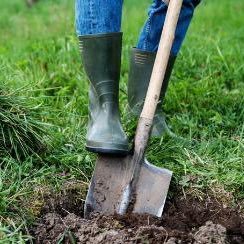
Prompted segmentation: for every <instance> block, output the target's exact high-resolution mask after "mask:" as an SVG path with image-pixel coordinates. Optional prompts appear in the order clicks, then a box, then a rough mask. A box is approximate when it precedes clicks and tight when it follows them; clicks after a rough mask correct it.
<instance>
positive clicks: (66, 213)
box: [31, 189, 244, 244]
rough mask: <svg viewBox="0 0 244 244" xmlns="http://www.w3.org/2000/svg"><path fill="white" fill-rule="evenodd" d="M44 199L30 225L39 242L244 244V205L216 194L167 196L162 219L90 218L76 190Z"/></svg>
mask: <svg viewBox="0 0 244 244" xmlns="http://www.w3.org/2000/svg"><path fill="white" fill-rule="evenodd" d="M175 195H176V194H175ZM176 196H177V195H176ZM45 202H46V204H45V206H44V207H43V209H42V211H41V217H40V218H39V219H38V221H37V222H36V223H35V225H34V226H33V227H32V229H31V233H32V235H33V237H34V238H35V243H43V244H45V243H71V244H73V243H95V244H96V243H166V244H179V243H181V244H184V243H187V244H188V243H189V244H190V243H192V244H209V243H210V244H211V243H216V244H231V243H236V244H244V216H243V213H241V207H240V206H239V207H236V208H230V207H226V206H223V204H221V203H220V202H218V201H217V200H216V199H215V198H213V197H212V198H210V197H208V198H207V199H204V201H201V200H199V199H197V198H196V197H192V196H186V197H183V196H179V195H178V196H177V197H175V198H174V199H171V200H168V202H167V206H166V208H165V211H164V214H163V217H162V219H158V218H154V217H152V216H148V215H135V214H133V215H127V216H110V217H108V216H99V215H94V216H93V218H91V219H89V220H86V219H84V218H83V200H82V199H81V198H79V197H77V191H76V190H72V189H71V190H69V191H66V192H65V194H63V195H62V196H57V197H50V196H49V197H48V199H45Z"/></svg>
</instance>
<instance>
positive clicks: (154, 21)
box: [137, 0, 200, 56]
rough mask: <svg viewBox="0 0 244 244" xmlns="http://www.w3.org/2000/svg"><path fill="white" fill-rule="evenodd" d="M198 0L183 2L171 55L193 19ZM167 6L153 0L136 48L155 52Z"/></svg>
mask: <svg viewBox="0 0 244 244" xmlns="http://www.w3.org/2000/svg"><path fill="white" fill-rule="evenodd" d="M199 2H200V0H184V1H183V5H182V9H181V13H180V16H179V21H178V25H177V28H176V33H175V40H174V43H173V47H172V50H171V54H172V55H173V56H176V55H177V54H178V52H179V50H180V47H181V45H182V42H183V40H184V38H185V35H186V32H187V30H188V27H189V25H190V22H191V19H192V17H193V13H194V9H195V7H196V6H197V5H198V4H199ZM166 12H167V5H166V4H165V3H164V2H163V1H162V0H154V1H153V4H152V5H151V6H150V8H149V11H148V19H147V21H146V23H145V25H144V27H143V28H142V31H141V34H140V37H139V41H138V44H137V48H138V49H141V50H145V51H150V52H156V51H157V49H158V44H159V40H160V36H161V32H162V29H163V25H164V21H165V17H166Z"/></svg>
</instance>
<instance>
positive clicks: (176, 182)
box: [0, 0, 244, 243]
mask: <svg viewBox="0 0 244 244" xmlns="http://www.w3.org/2000/svg"><path fill="white" fill-rule="evenodd" d="M149 2H150V1H144V2H142V3H140V5H138V1H136V0H127V1H125V8H124V19H123V20H124V21H123V31H124V48H123V59H122V72H121V98H120V100H121V110H122V114H123V124H124V127H125V129H126V130H127V132H128V133H129V134H130V135H132V134H133V131H132V128H134V125H135V124H134V122H133V121H131V120H130V119H128V114H127V101H126V89H127V88H126V81H127V77H128V66H129V65H128V57H129V49H130V48H131V47H132V46H134V45H135V43H136V41H137V36H138V33H139V32H140V28H141V25H142V24H143V22H144V20H145V17H146V8H147V6H148V3H149ZM73 9H74V7H73V1H69V0H62V1H49V0H41V1H40V3H38V4H37V5H35V6H34V7H33V8H31V9H29V8H27V7H26V6H25V4H24V1H17V0H12V1H7V0H1V2H0V37H1V38H0V84H4V86H5V87H3V88H2V89H1V92H0V94H2V93H4V94H6V92H7V94H12V95H13V96H12V97H11V99H14V101H15V102H16V101H17V103H18V104H19V102H18V101H19V100H18V97H20V98H21V101H23V100H24V101H25V106H27V107H29V108H30V109H32V108H34V111H33V112H34V114H33V113H30V117H28V120H27V121H28V122H29V121H33V123H34V124H36V123H37V124H39V123H41V124H45V125H46V126H44V127H45V130H46V131H47V132H48V135H49V136H48V137H47V136H46V135H44V136H43V141H44V142H45V144H46V145H47V148H46V150H45V152H44V153H43V154H42V155H41V156H38V155H31V156H29V157H27V158H25V160H22V161H21V162H20V161H19V160H16V159H14V157H11V156H9V155H3V156H1V158H0V169H1V172H0V243H8V242H9V243H11V242H12V243H16V242H18V241H19V242H20V243H21V242H24V240H26V239H28V238H29V237H28V236H24V235H23V234H22V233H23V230H25V228H27V226H28V224H29V223H31V222H32V221H33V220H34V218H35V217H36V215H38V213H35V211H34V212H33V208H35V206H36V205H35V204H34V205H35V206H34V205H33V204H32V205H30V203H29V202H30V201H28V199H31V202H35V197H36V201H37V203H36V204H37V205H38V199H39V198H38V195H39V194H40V191H39V190H38V189H40V187H41V188H43V189H44V188H47V189H50V188H52V189H56V191H59V189H60V187H61V185H62V183H63V182H66V181H69V180H73V179H78V180H82V181H87V178H89V177H90V176H91V173H92V169H93V165H94V160H95V156H94V155H92V154H90V153H88V152H87V151H86V150H85V149H84V142H85V133H86V123H87V112H88V111H87V104H88V100H87V88H88V84H87V79H86V77H85V75H84V73H83V71H82V68H81V65H80V56H79V51H78V45H77V40H76V36H75V33H74V24H73V23H74V19H73ZM243 10H244V3H243V1H242V0H235V1H227V0H223V1H221V4H220V3H219V1H217V0H212V1H205V2H203V3H202V4H201V5H200V6H199V8H198V10H197V11H196V13H195V18H194V20H193V23H192V25H191V27H190V30H189V32H188V36H187V38H186V41H185V42H184V45H183V48H182V50H181V52H180V55H179V57H178V59H177V63H176V66H175V69H174V72H173V76H172V81H171V83H170V87H169V91H168V93H167V97H166V102H165V105H164V109H165V112H166V115H167V119H168V122H169V124H170V126H171V128H172V130H173V131H174V132H175V133H176V134H177V135H179V136H180V137H182V138H184V140H177V139H174V138H169V137H165V138H161V140H153V141H151V142H150V145H149V148H148V153H147V157H148V158H149V160H150V161H151V162H154V163H155V164H156V165H159V166H163V167H166V168H168V169H171V170H173V171H174V178H173V182H172V186H180V187H181V188H182V189H183V191H190V192H191V193H192V194H196V195H199V196H201V194H202V192H204V191H205V190H206V189H208V191H210V192H212V194H215V195H217V194H218V196H220V197H221V198H223V201H224V200H225V198H226V197H227V196H231V199H232V200H233V201H235V202H240V201H243V199H244V176H243V171H244V165H243V164H244V162H243V161H244V139H243V133H244V123H243V122H244V96H243V94H244V82H243V81H244V65H243V60H244V52H243V50H244V27H243V21H244V17H243V14H242V13H243ZM19 91H21V92H20V93H19ZM16 99H17V100H16ZM28 100H29V101H28ZM26 102H27V103H26ZM1 106H2V104H0V109H1ZM35 108H37V110H35ZM1 140H2V138H0V141H1ZM170 194H171V195H172V194H174V187H172V189H171V192H170ZM37 212H38V211H37Z"/></svg>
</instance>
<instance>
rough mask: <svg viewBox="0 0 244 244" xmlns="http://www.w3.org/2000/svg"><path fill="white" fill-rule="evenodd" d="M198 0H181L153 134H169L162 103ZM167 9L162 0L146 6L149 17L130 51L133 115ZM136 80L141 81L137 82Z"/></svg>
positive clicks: (145, 84)
mask: <svg viewBox="0 0 244 244" xmlns="http://www.w3.org/2000/svg"><path fill="white" fill-rule="evenodd" d="M199 2H200V1H199V0H184V1H183V5H182V10H181V13H180V17H179V21H178V25H177V28H176V35H175V40H174V43H173V47H172V49H171V56H170V59H169V63H168V67H167V70H166V74H165V78H164V82H163V86H162V90H161V96H160V103H159V106H158V108H157V111H156V114H155V118H154V125H153V129H152V135H153V136H161V135H162V134H163V132H167V133H169V134H172V133H171V132H170V130H169V128H168V127H167V124H166V122H165V117H164V115H163V112H162V106H161V105H162V101H163V99H164V95H165V92H166V90H167V87H168V82H169V79H170V75H171V72H172V69H173V66H174V62H175V59H176V56H177V54H178V52H179V50H180V47H181V45H182V42H183V40H184V38H185V35H186V32H187V29H188V27H189V24H190V22H191V19H192V16H193V12H194V8H195V7H196V6H197V4H198V3H199ZM166 13H167V5H166V4H165V3H164V2H163V1H162V0H153V4H152V5H151V6H150V8H149V12H148V19H147V21H146V23H145V25H144V27H143V29H142V31H141V34H140V37H139V41H138V44H137V48H133V49H132V52H131V61H130V73H129V81H128V101H129V105H130V108H131V109H132V112H133V113H134V114H136V115H139V114H140V111H141V109H142V105H143V102H144V99H145V96H146V92H147V88H148V84H149V81H150V77H151V72H152V68H153V64H154V60H155V57H156V51H157V49H158V44H159V40H160V37H161V32H162V28H163V25H164V21H165V17H166ZM139 83H140V85H138V84H139Z"/></svg>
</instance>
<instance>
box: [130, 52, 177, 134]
mask: <svg viewBox="0 0 244 244" xmlns="http://www.w3.org/2000/svg"><path fill="white" fill-rule="evenodd" d="M155 58H156V53H154V52H148V51H142V50H139V49H137V48H133V49H132V50H131V58H130V72H129V79H128V102H129V107H130V109H131V112H132V113H133V114H134V115H136V116H139V115H140V113H141V110H142V107H143V103H144V100H145V97H146V93H147V88H148V85H149V82H150V78H151V74H152V69H153V65H154V61H155ZM175 59H176V57H174V56H171V57H170V58H169V63H168V66H167V69H166V73H165V79H164V82H163V86H162V90H161V94H160V101H159V104H158V106H157V110H156V113H155V117H154V121H153V127H152V134H151V135H152V136H154V137H160V136H162V135H163V133H167V134H169V135H174V134H173V132H171V131H170V129H169V128H168V126H167V124H166V121H165V116H164V113H163V110H162V102H163V99H164V96H165V93H166V90H167V87H168V83H169V79H170V76H171V73H172V69H173V66H174V63H175Z"/></svg>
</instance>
